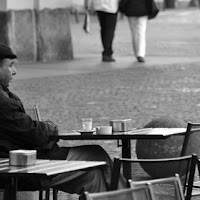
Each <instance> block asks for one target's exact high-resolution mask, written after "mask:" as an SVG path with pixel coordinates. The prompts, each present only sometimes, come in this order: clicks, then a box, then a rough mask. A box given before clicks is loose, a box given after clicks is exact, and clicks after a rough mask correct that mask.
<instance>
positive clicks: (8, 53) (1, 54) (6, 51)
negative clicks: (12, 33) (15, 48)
mask: <svg viewBox="0 0 200 200" xmlns="http://www.w3.org/2000/svg"><path fill="white" fill-rule="evenodd" d="M4 58H10V59H14V58H17V56H16V55H15V54H14V53H13V52H12V50H11V48H10V47H8V46H6V45H5V44H2V43H0V59H1V60H2V59H4Z"/></svg>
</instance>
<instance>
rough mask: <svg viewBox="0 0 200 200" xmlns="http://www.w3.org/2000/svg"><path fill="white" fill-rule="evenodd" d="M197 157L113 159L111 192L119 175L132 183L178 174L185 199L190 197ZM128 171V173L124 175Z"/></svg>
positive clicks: (116, 183) (114, 188) (116, 185)
mask: <svg viewBox="0 0 200 200" xmlns="http://www.w3.org/2000/svg"><path fill="white" fill-rule="evenodd" d="M197 160H198V159H197V155H189V156H183V157H177V158H167V159H166V158H165V159H124V158H114V165H113V173H112V177H111V185H110V188H111V190H116V189H117V187H118V182H119V175H120V173H123V174H125V179H126V180H127V181H128V180H129V179H131V180H133V181H143V180H152V179H157V178H166V177H171V176H174V175H175V174H179V176H180V179H181V184H182V186H183V192H184V194H185V196H186V199H190V197H191V195H192V188H193V181H194V173H195V167H196V164H197ZM126 171H128V172H129V173H124V172H126Z"/></svg>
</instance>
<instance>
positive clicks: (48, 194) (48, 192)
mask: <svg viewBox="0 0 200 200" xmlns="http://www.w3.org/2000/svg"><path fill="white" fill-rule="evenodd" d="M45 193H46V197H45V200H49V198H50V189H49V188H48V189H46V190H45Z"/></svg>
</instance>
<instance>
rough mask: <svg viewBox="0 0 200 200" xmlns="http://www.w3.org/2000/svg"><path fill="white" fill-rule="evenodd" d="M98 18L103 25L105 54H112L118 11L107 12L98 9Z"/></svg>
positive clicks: (102, 33) (103, 53) (102, 35)
mask: <svg viewBox="0 0 200 200" xmlns="http://www.w3.org/2000/svg"><path fill="white" fill-rule="evenodd" d="M97 13H98V18H99V22H100V26H101V40H102V45H103V52H102V55H103V56H110V57H111V56H112V54H113V48H112V44H113V39H114V34H115V28H116V23H117V13H106V12H101V11H98V12H97Z"/></svg>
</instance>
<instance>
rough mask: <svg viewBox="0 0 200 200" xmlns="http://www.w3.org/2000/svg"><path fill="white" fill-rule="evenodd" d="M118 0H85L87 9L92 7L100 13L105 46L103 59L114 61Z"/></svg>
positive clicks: (102, 38)
mask: <svg viewBox="0 0 200 200" xmlns="http://www.w3.org/2000/svg"><path fill="white" fill-rule="evenodd" d="M118 6H119V1H118V0H107V1H100V0H85V9H90V8H92V9H93V10H95V11H96V13H97V15H98V20H99V24H100V28H101V30H100V32H101V42H102V46H103V52H102V61H103V62H114V61H115V59H114V58H113V57H112V55H113V39H114V35H115V28H116V23H117V13H118Z"/></svg>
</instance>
